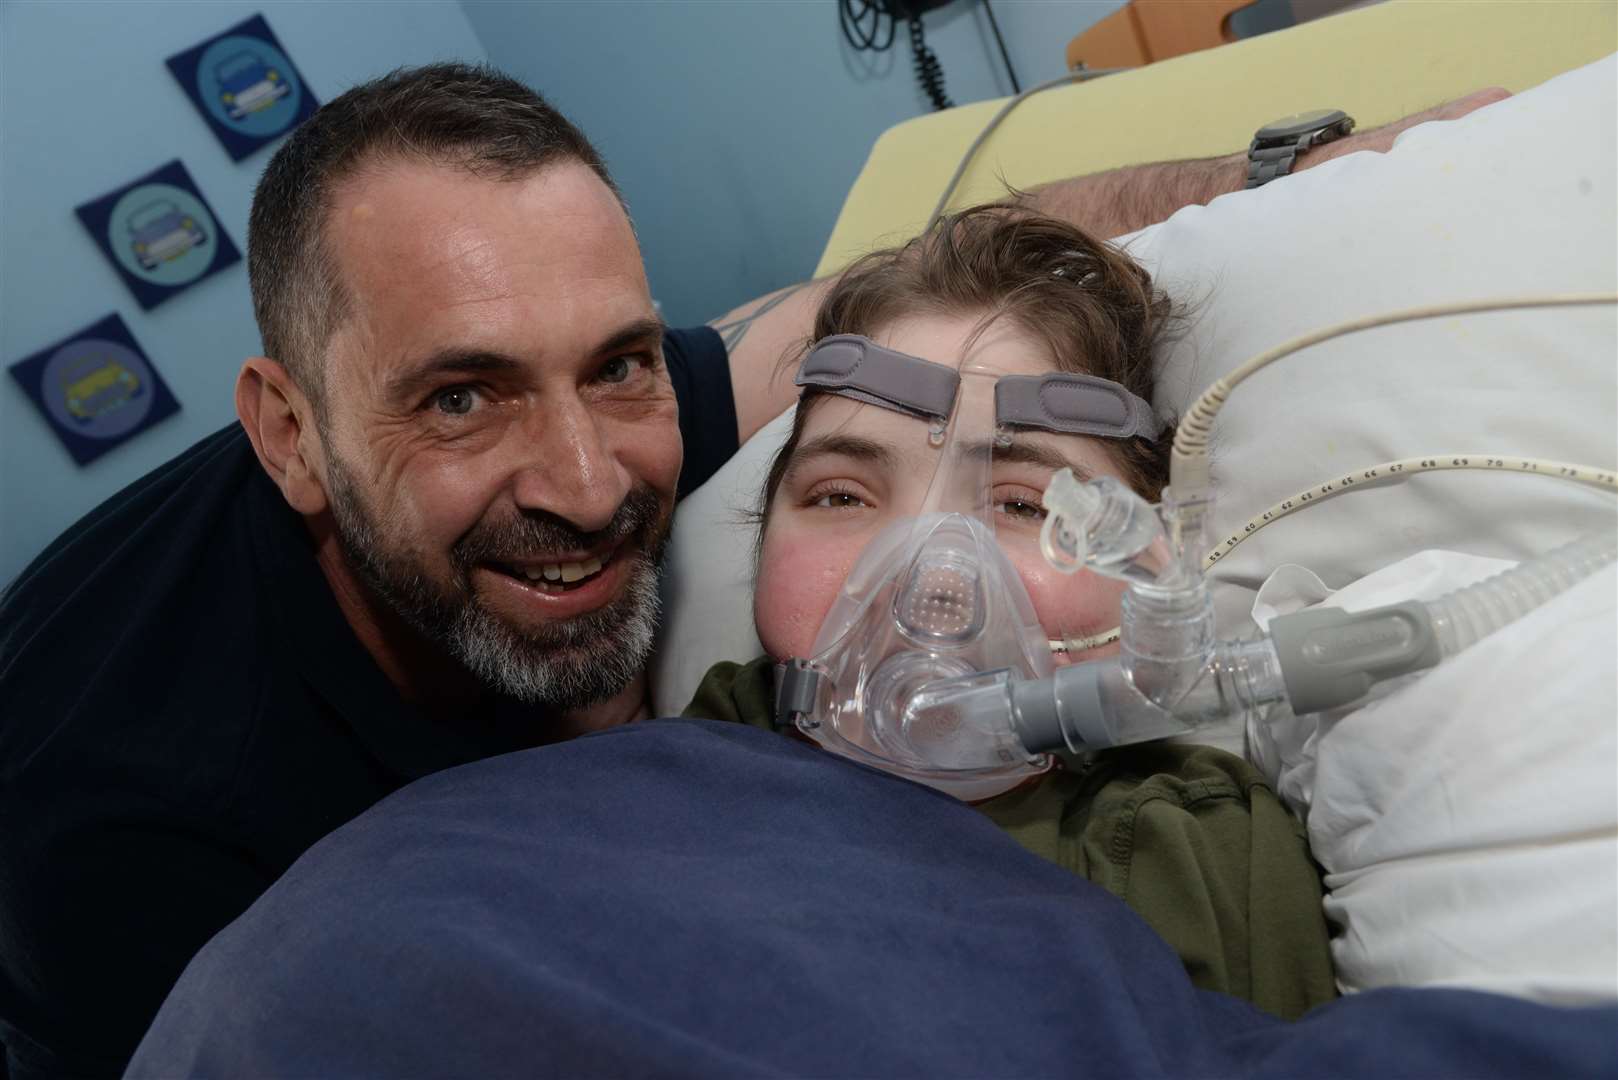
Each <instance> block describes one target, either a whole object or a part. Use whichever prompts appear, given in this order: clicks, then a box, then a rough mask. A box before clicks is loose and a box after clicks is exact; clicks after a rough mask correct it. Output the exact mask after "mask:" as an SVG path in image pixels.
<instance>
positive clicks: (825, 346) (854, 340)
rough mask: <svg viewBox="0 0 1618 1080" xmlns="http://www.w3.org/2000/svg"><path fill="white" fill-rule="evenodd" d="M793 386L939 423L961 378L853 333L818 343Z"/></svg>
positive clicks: (951, 370)
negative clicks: (831, 393) (830, 393)
mask: <svg viewBox="0 0 1618 1080" xmlns="http://www.w3.org/2000/svg"><path fill="white" fill-rule="evenodd" d="M793 382H794V383H795V384H796V385H798V386H813V387H817V388H819V389H822V390H829V391H831V392H833V393H836V394H841V395H842V396H843V397H851V398H854V399H855V400H856V401H863V402H865V403H866V404H868V405H880V406H882V407H883V408H885V409H893V410H894V411H896V412H902V413H905V414H906V415H908V416H918V417H921V418H923V419H926V420H935V421H943V420H947V419H949V414H950V411H951V410H952V409H954V407H955V392H956V391H957V390H958V389H959V388H960V385H961V373H960V372H958V371H956V370H955V369H954V368H949V367H945V366H944V365H943V364H935V363H933V362H932V361H931V360H923V359H922V358H921V357H919V356H909V355H907V354H905V353H902V352H894V351H893V350H892V349H884V348H883V347H882V346H880V345H878V344H877V343H876V342H874V341H872V340H871V339H870V338H865V337H860V336H859V335H858V334H833V335H832V336H831V337H827V338H821V339H820V341H819V342H818V343H817V344H816V345H815V347H814V349H812V350H811V351H810V353H809V355H808V356H806V357H804V361H803V363H802V364H801V365H800V366H799V367H798V375H797V377H796V378H795V379H793Z"/></svg>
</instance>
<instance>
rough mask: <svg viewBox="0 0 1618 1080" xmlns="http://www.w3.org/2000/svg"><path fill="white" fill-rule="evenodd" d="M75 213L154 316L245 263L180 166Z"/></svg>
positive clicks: (171, 165)
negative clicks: (160, 308)
mask: <svg viewBox="0 0 1618 1080" xmlns="http://www.w3.org/2000/svg"><path fill="white" fill-rule="evenodd" d="M75 212H76V213H77V214H78V216H79V220H80V221H81V222H83V223H84V227H85V228H86V229H88V230H89V232H90V236H91V238H92V239H94V240H95V242H96V244H97V246H99V247H100V248H101V252H102V254H103V255H105V256H106V257H107V259H108V261H109V262H111V263H112V265H113V267H114V269H116V270H117V271H118V276H119V277H121V278H123V281H124V284H125V285H127V286H129V291H130V292H131V293H133V294H134V295H135V299H136V300H138V301H140V306H141V307H143V308H148V309H150V308H154V307H156V306H157V305H158V304H161V303H162V302H163V301H165V300H167V299H168V298H169V297H171V296H174V295H175V294H177V293H179V292H181V291H182V290H184V289H187V288H189V287H190V286H192V285H195V284H196V283H197V282H199V281H201V280H202V279H203V278H206V277H208V276H209V275H210V274H213V273H216V272H218V271H220V270H223V269H224V268H225V267H227V266H231V265H232V264H234V263H238V262H240V261H241V255H240V254H239V253H238V252H237V250H236V245H235V244H233V243H231V241H230V236H229V235H228V234H227V233H226V232H225V230H224V229H222V228H221V227H220V225H219V219H218V218H216V217H215V216H214V213H213V210H212V209H211V208H210V207H209V206H208V203H207V200H205V199H204V198H203V197H202V192H201V191H199V190H197V185H196V182H195V181H193V180H192V179H191V174H190V173H189V172H187V171H186V168H185V166H184V165H182V164H180V162H179V161H171V162H169V163H168V164H167V165H162V166H159V167H158V168H156V169H153V170H152V171H151V172H149V173H147V174H146V175H145V176H141V177H138V178H137V179H135V180H131V181H130V182H129V183H127V184H124V185H123V186H121V187H119V188H116V189H115V190H113V191H109V192H108V193H107V194H105V195H103V196H101V197H100V198H98V199H91V200H90V201H89V202H87V203H84V204H83V205H82V206H79V207H77V208H76V210H75Z"/></svg>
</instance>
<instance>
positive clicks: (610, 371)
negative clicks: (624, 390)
mask: <svg viewBox="0 0 1618 1080" xmlns="http://www.w3.org/2000/svg"><path fill="white" fill-rule="evenodd" d="M645 366H646V361H645V360H643V359H641V358H640V357H638V356H615V357H613V358H612V359H611V360H608V361H607V362H606V363H605V364H603V365H602V366H601V370H600V371H599V372H597V373H596V378H598V379H600V380H601V381H602V382H604V383H621V382H627V381H629V377H630V376H631V375H633V374H635V369H636V368H637V367H645Z"/></svg>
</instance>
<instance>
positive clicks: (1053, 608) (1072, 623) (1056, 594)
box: [1018, 560, 1127, 638]
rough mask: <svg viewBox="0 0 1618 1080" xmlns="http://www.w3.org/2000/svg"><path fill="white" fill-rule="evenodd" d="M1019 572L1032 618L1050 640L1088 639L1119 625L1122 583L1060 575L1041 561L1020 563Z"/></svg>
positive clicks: (1080, 574)
mask: <svg viewBox="0 0 1618 1080" xmlns="http://www.w3.org/2000/svg"><path fill="white" fill-rule="evenodd" d="M1018 569H1019V571H1020V572H1021V574H1022V579H1023V585H1024V586H1025V587H1026V588H1027V589H1028V596H1029V599H1031V600H1032V601H1033V602H1034V614H1035V615H1037V616H1038V618H1039V624H1040V625H1041V626H1043V627H1044V628H1045V632H1046V633H1047V634H1049V635H1050V636H1051V637H1052V638H1079V637H1088V636H1090V635H1092V634H1098V633H1101V632H1102V631H1104V630H1110V629H1112V628H1113V627H1115V626H1117V625H1118V605H1119V602H1120V601H1121V600H1122V599H1123V595H1124V589H1125V588H1126V587H1127V586H1125V585H1124V583H1123V582H1121V581H1115V580H1113V579H1112V578H1107V577H1102V576H1101V575H1100V574H1094V573H1091V572H1090V571H1088V570H1081V571H1079V572H1078V573H1076V574H1061V573H1058V572H1057V571H1055V570H1053V569H1051V567H1050V566H1049V565H1047V564H1045V563H1044V561H1043V560H1040V561H1039V562H1038V563H1032V562H1023V563H1022V564H1021V565H1020V566H1019V567H1018Z"/></svg>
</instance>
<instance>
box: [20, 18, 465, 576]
mask: <svg viewBox="0 0 1618 1080" xmlns="http://www.w3.org/2000/svg"><path fill="white" fill-rule="evenodd" d="M255 12H262V13H263V14H264V16H265V17H266V18H267V19H268V20H269V23H270V27H271V29H273V30H274V31H275V33H276V36H277V37H279V38H280V39H281V44H282V45H283V46H285V48H286V50H287V51H288V53H290V55H291V57H292V60H293V62H294V63H296V64H297V65H298V69H299V70H300V71H301V72H302V73H303V75H304V77H305V78H306V79H307V80H308V82H309V83H310V85H311V86H312V87H313V89H314V92H315V94H316V95H317V96H318V97H319V98H320V99H321V100H322V101H327V100H330V99H331V98H332V97H333V96H335V95H336V94H338V93H341V92H342V91H343V90H344V89H346V88H347V87H348V86H349V85H351V84H352V83H355V82H359V81H362V80H363V79H366V78H369V77H371V76H373V75H377V74H380V73H381V72H383V71H386V70H388V69H389V68H392V67H396V66H398V65H400V64H407V63H425V62H428V61H431V60H435V59H444V58H452V57H459V58H465V59H471V60H482V59H483V58H484V53H483V47H482V45H481V44H480V43H479V41H478V39H477V35H476V34H474V33H473V31H472V28H471V26H470V25H469V24H468V23H467V21H466V16H465V14H464V13H463V12H462V10H461V7H460V5H459V4H457V3H454V2H452V0H433V2H420V0H417V2H413V3H410V4H399V5H394V4H379V3H371V2H329V0H328V2H326V3H319V4H315V3H279V2H275V0H259V2H257V3H237V2H211V0H210V2H207V3H193V2H180V3H158V2H151V0H140V2H134V0H125V2H89V0H56V2H54V3H24V2H18V0H0V365H9V364H11V363H14V362H15V361H17V360H20V359H22V358H23V357H24V356H28V355H30V354H31V353H33V352H35V351H36V350H38V349H40V348H43V347H45V346H46V345H49V344H50V343H51V342H53V341H56V340H58V339H59V338H61V337H63V336H65V335H66V334H69V333H72V332H74V331H75V330H77V329H79V328H80V327H82V326H84V325H86V324H88V323H89V322H91V321H92V320H95V319H99V318H100V317H101V316H103V315H105V314H106V313H107V312H108V311H113V310H116V311H118V312H119V313H120V314H121V315H122V316H123V318H124V321H125V322H126V323H127V324H128V325H129V328H130V330H131V331H132V332H133V333H134V335H135V338H136V340H137V341H139V342H140V343H141V345H142V347H144V349H145V350H146V352H147V353H148V355H150V356H151V358H152V360H153V362H154V363H155V364H156V366H157V369H158V371H159V372H160V373H161V374H162V375H163V377H164V379H165V380H166V381H167V382H168V383H169V385H170V386H171V387H172V388H173V389H174V392H175V395H176V396H177V397H178V398H179V400H180V413H179V415H178V416H175V417H172V418H170V419H167V420H164V421H161V422H160V423H158V424H156V425H154V426H153V427H152V428H150V429H149V430H147V431H145V432H142V433H141V434H139V435H137V436H135V437H134V438H133V439H131V440H130V441H129V442H128V443H125V444H124V445H122V446H119V447H118V448H116V449H114V450H113V451H111V452H110V453H108V454H106V455H105V456H104V457H102V458H100V459H99V460H97V461H95V462H93V463H92V464H90V465H89V466H87V467H85V468H79V467H78V466H76V465H75V464H74V463H73V461H72V459H71V458H70V457H68V454H67V451H66V450H64V449H63V448H62V445H61V444H60V443H59V442H58V441H57V440H56V437H55V436H54V435H53V434H52V433H51V431H50V429H49V428H48V427H47V425H46V423H45V421H44V420H43V419H42V418H41V417H40V416H39V414H38V413H37V412H36V411H35V409H34V406H33V404H32V403H31V402H30V401H28V399H27V398H26V397H25V396H24V395H23V394H22V393H20V392H19V391H18V388H17V385H16V383H15V381H14V380H13V379H12V378H11V376H10V375H9V374H0V585H3V584H4V583H5V582H7V581H9V580H11V578H12V577H14V576H15V575H16V574H17V573H18V572H19V571H20V570H21V569H22V568H23V567H24V566H25V565H26V564H27V563H28V561H29V560H30V559H31V558H33V556H34V555H35V554H36V553H38V551H39V549H41V548H42V547H44V546H45V545H46V544H47V543H49V542H50V541H51V540H52V539H53V538H54V537H55V536H56V535H57V534H58V533H59V532H61V531H62V530H63V529H64V528H66V527H67V526H68V525H69V524H71V523H72V522H73V521H74V520H75V519H76V518H78V517H79V516H80V515H81V514H83V513H84V512H86V511H87V510H89V509H90V508H91V507H93V506H95V505H96V503H98V502H100V501H101V500H102V499H104V498H106V497H107V496H108V495H111V494H112V493H113V492H115V491H117V490H118V489H119V488H121V487H123V486H124V485H125V484H127V483H129V482H130V481H132V480H134V479H136V478H137V477H139V476H141V475H142V474H143V473H145V472H147V471H149V470H151V469H152V468H155V467H156V466H157V465H159V464H161V463H162V462H164V461H166V460H167V459H168V458H170V457H172V456H174V455H175V454H177V453H179V452H180V451H181V450H183V449H185V448H186V447H187V446H189V445H191V443H193V442H195V441H196V440H198V439H200V438H202V437H203V436H204V435H206V434H208V433H209V432H211V431H214V430H216V429H218V428H219V427H221V426H222V425H224V424H225V423H226V422H228V421H229V420H231V419H232V418H233V417H234V415H235V412H234V409H233V407H232V404H231V395H232V387H233V385H234V381H235V378H236V372H237V370H238V369H239V368H240V367H241V362H242V360H243V359H244V358H246V357H248V356H251V355H254V354H255V353H257V352H258V351H259V338H258V330H257V328H256V327H255V326H254V323H253V312H252V305H251V303H250V301H249V298H248V291H247V269H246V263H245V261H244V262H242V263H238V264H236V265H235V266H232V267H230V268H229V269H227V270H225V271H223V272H221V273H218V274H215V275H214V276H212V277H209V278H206V279H204V280H203V281H202V282H200V283H199V284H197V285H194V286H192V287H191V288H190V289H187V290H186V291H185V292H183V293H181V294H179V295H178V296H175V297H173V298H171V299H169V300H167V301H166V302H165V303H163V304H162V305H161V306H159V307H158V308H156V309H155V310H153V311H151V312H143V311H142V310H141V309H140V305H138V304H137V303H135V301H134V298H133V297H132V296H131V295H130V293H129V291H128V290H127V289H126V288H125V287H124V285H123V282H122V281H121V280H120V279H119V278H118V277H117V275H116V274H115V272H114V271H113V269H112V267H111V266H110V265H109V264H108V262H107V261H106V259H105V258H103V256H102V255H101V252H100V250H99V249H98V248H97V247H96V246H95V245H94V244H93V243H92V242H91V240H90V237H89V234H88V233H86V232H85V230H84V229H83V227H82V226H81V225H80V224H79V222H78V220H77V218H75V217H74V214H73V208H74V207H75V206H77V205H78V204H79V203H81V202H84V201H85V200H87V199H90V198H95V197H96V196H99V195H101V194H103V193H105V192H107V191H109V190H111V189H112V188H115V187H117V186H118V185H120V184H122V183H123V182H124V181H126V180H129V179H133V178H134V177H136V176H138V175H141V174H143V173H145V172H147V171H148V170H150V169H152V168H155V167H156V166H158V165H161V164H162V163H164V162H166V161H168V160H170V159H171V158H175V157H178V158H180V159H181V160H182V161H183V162H184V163H185V165H186V167H187V168H188V169H189V170H190V171H191V175H192V177H193V179H195V180H196V182H197V185H198V186H199V187H200V188H201V189H202V192H203V194H204V196H206V197H207V199H208V201H209V203H210V204H211V205H212V206H213V209H214V212H215V213H216V214H218V216H219V218H220V220H221V223H222V225H223V227H224V229H225V231H226V232H228V233H229V234H230V236H231V238H232V239H233V240H234V241H235V242H236V245H237V247H238V248H241V249H243V251H244V253H245V247H246V241H247V210H248V205H249V203H250V202H251V199H252V192H253V185H254V183H255V182H256V181H257V179H258V174H259V171H260V170H261V169H263V167H264V164H265V162H266V161H267V160H268V159H269V156H270V153H271V152H272V150H271V149H270V148H265V149H262V150H260V151H259V152H258V153H256V154H254V155H253V156H252V157H249V158H247V159H246V160H245V161H243V162H241V163H240V164H235V163H233V162H232V161H231V160H230V158H229V156H228V155H226V153H225V151H224V149H223V148H222V147H221V146H220V145H219V143H218V142H217V141H216V140H215V139H214V137H213V134H212V133H211V132H210V131H209V130H208V128H207V127H206V126H205V125H204V123H203V121H202V119H201V117H200V116H198V115H197V113H196V112H195V110H194V109H193V108H192V106H191V103H190V101H189V99H187V98H186V97H185V96H184V94H183V93H182V92H181V90H180V86H179V83H177V82H176V81H175V79H174V77H173V76H172V75H170V74H169V70H168V68H167V67H166V66H165V65H164V63H163V61H164V59H165V58H166V57H168V56H170V55H172V54H173V53H176V52H179V51H180V50H182V49H184V48H188V47H189V46H191V45H193V44H195V43H196V42H198V41H200V40H202V39H203V38H206V37H210V36H212V35H213V34H216V33H218V32H219V31H221V30H224V29H225V28H226V27H229V26H233V25H235V24H236V23H237V22H240V21H241V20H242V19H244V18H246V17H247V16H249V15H252V14H253V13H255Z"/></svg>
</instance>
